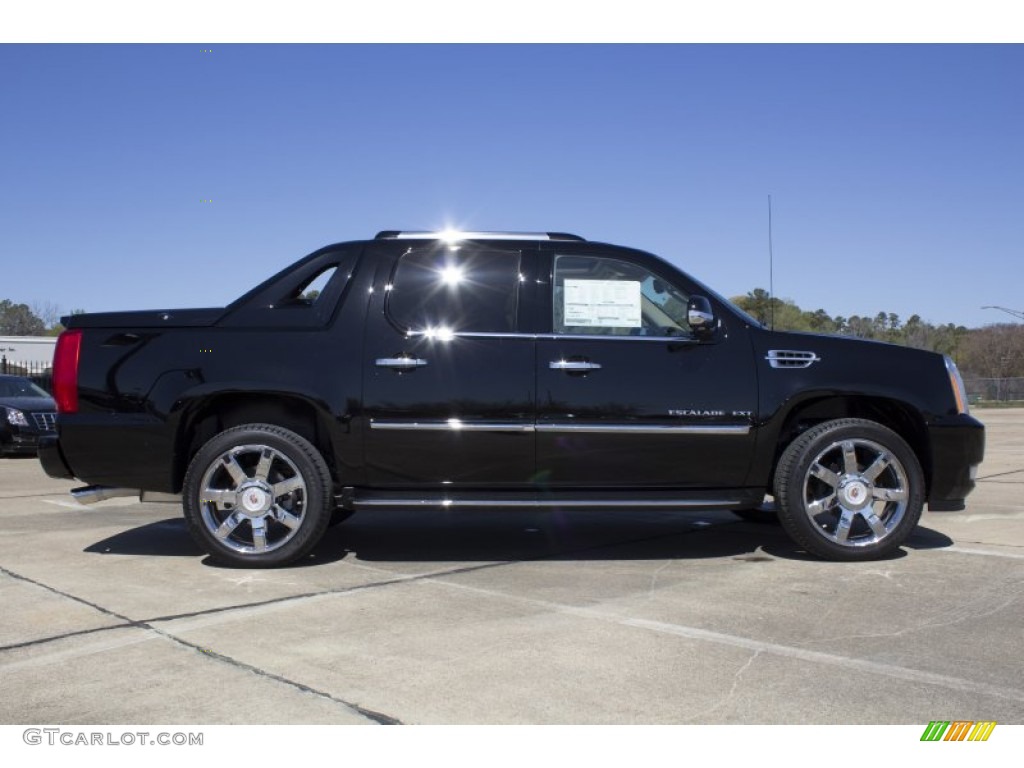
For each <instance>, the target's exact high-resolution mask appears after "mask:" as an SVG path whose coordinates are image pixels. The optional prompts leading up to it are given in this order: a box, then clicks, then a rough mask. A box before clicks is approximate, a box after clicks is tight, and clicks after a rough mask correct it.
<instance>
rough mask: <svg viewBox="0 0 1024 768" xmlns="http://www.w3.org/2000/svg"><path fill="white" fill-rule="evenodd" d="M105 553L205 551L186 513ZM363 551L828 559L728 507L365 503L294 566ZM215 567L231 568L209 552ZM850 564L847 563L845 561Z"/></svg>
mask: <svg viewBox="0 0 1024 768" xmlns="http://www.w3.org/2000/svg"><path fill="white" fill-rule="evenodd" d="M952 544H953V541H952V540H951V539H950V538H949V537H947V536H945V535H943V534H941V533H939V532H937V531H934V530H932V529H929V528H924V527H918V528H917V530H916V531H915V532H914V534H913V535H912V536H911V537H910V538H909V539H908V541H907V543H906V544H905V545H904V548H903V549H900V550H897V552H896V553H895V554H894V555H893V556H892V557H890V558H889V559H898V558H901V557H905V556H906V554H907V553H906V550H907V549H914V550H922V549H937V548H942V547H948V546H950V545H952ZM84 551H85V552H89V553H94V554H103V555H151V556H157V557H203V555H204V553H203V551H202V550H201V549H200V548H199V546H198V545H196V544H195V542H193V540H192V537H191V536H190V535H189V533H188V529H187V527H186V525H185V521H184V519H182V518H180V517H176V518H169V519H166V520H160V521H157V522H153V523H149V524H147V525H142V526H139V527H137V528H132V529H130V530H126V531H124V532H122V533H118V534H115V535H114V536H111V537H109V538H106V539H103V540H102V541H98V542H96V543H95V544H92V545H90V546H89V547H87V548H86V549H85V550H84ZM346 558H351V559H356V560H360V561H365V562H375V561H376V562H480V561H488V562H490V561H497V562H501V561H529V560H555V561H559V560H561V561H566V560H579V561H592V560H670V559H680V560H688V559H714V558H731V559H733V560H738V561H748V562H760V561H764V562H770V561H772V560H775V559H783V560H797V561H800V560H807V561H813V562H822V561H820V560H818V559H817V558H814V557H812V556H810V555H808V554H807V553H805V552H804V551H803V550H801V549H800V548H799V547H798V546H797V545H796V544H794V543H793V542H792V541H791V540H790V539H789V537H788V536H787V535H786V534H785V532H784V531H783V530H782V528H781V527H779V526H777V525H766V524H755V523H749V522H745V521H742V520H739V519H737V518H736V517H734V516H733V515H732V514H731V513H728V512H721V511H708V512H703V513H702V512H688V513H664V512H658V513H643V512H632V513H630V512H615V513H609V512H605V511H601V512H586V511H572V512H564V511H557V510H556V511H550V512H537V511H501V512H486V513H480V512H473V511H469V510H465V511H464V510H459V511H449V510H431V511H424V510H416V511H410V512H403V511H387V512H380V511H375V512H364V513H357V514H355V515H353V516H352V517H351V518H350V519H349V520H347V521H346V522H344V523H343V524H341V525H339V526H336V527H333V528H329V529H328V531H327V533H326V535H325V536H324V538H323V540H322V541H321V542H320V544H319V545H318V546H317V547H316V548H315V549H314V550H313V552H312V553H311V554H310V555H309V556H308V557H306V558H304V559H303V560H300V561H298V562H296V563H293V564H292V565H291V566H289V567H291V568H301V567H312V566H319V565H327V564H330V563H334V562H339V561H342V560H345V559H346ZM202 563H203V564H204V565H208V566H211V567H218V568H220V567H228V566H222V565H221V564H219V563H217V562H215V561H213V560H212V559H211V558H209V557H203V559H202ZM840 565H841V564H840Z"/></svg>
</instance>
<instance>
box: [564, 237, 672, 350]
mask: <svg viewBox="0 0 1024 768" xmlns="http://www.w3.org/2000/svg"><path fill="white" fill-rule="evenodd" d="M687 301H688V297H687V296H686V294H684V293H683V292H682V291H680V290H679V289H678V288H676V287H675V286H673V285H670V284H669V283H667V282H665V281H664V280H662V279H661V278H660V277H658V276H657V275H654V274H653V273H651V272H648V271H647V270H646V269H644V268H643V267H640V266H638V265H636V264H631V263H630V262H628V261H620V260H619V259H606V258H599V257H594V256H556V257H555V280H554V297H553V301H552V309H553V318H552V321H553V322H552V327H553V328H554V331H555V333H566V334H583V335H599V336H689V335H690V326H689V323H687V321H686V307H687Z"/></svg>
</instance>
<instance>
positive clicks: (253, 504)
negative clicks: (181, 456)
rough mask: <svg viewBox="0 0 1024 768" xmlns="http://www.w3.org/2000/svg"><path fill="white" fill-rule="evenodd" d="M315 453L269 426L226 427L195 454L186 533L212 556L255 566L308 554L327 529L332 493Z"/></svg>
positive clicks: (189, 476)
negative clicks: (188, 532)
mask: <svg viewBox="0 0 1024 768" xmlns="http://www.w3.org/2000/svg"><path fill="white" fill-rule="evenodd" d="M331 487H332V486H331V477H330V472H329V471H328V469H327V465H326V463H325V462H324V459H323V457H322V456H321V455H320V453H319V451H317V449H316V448H315V447H314V446H313V445H312V444H311V443H310V442H309V441H308V440H306V439H305V438H303V437H302V436H300V435H297V434H296V433H294V432H291V431H290V430H287V429H283V428H281V427H277V426H273V425H270V424H245V425H242V426H239V427H234V428H232V429H228V430H225V431H224V432H221V433H220V434H219V435H216V436H215V437H213V438H212V439H211V440H210V441H209V442H207V443H206V444H205V445H204V446H203V447H202V448H200V449H199V452H198V453H196V455H195V458H193V460H192V463H191V464H190V465H189V468H188V472H187V473H186V475H185V487H184V489H183V492H182V496H183V501H184V508H185V519H186V520H187V521H188V527H189V531H190V532H191V534H192V537H193V538H194V539H195V540H196V541H197V542H198V543H199V545H200V546H201V547H202V548H203V549H204V550H206V551H207V552H208V553H209V554H210V556H211V557H213V558H214V559H215V560H218V561H220V562H222V563H227V564H230V565H241V566H248V567H253V568H264V567H272V566H278V565H286V564H287V563H290V562H293V561H295V560H297V559H298V558H300V557H302V556H304V555H306V554H308V553H309V551H310V550H311V549H312V548H313V547H314V546H316V544H317V543H318V542H319V541H320V539H321V537H322V536H323V534H324V531H325V530H326V529H327V524H328V522H329V521H330V517H331V510H332V509H333V508H334V497H333V495H332V493H331Z"/></svg>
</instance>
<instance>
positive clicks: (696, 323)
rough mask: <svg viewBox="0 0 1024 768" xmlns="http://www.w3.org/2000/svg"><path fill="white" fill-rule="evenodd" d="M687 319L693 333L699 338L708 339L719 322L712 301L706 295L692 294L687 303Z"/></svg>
mask: <svg viewBox="0 0 1024 768" xmlns="http://www.w3.org/2000/svg"><path fill="white" fill-rule="evenodd" d="M686 321H687V322H688V323H689V324H690V329H691V330H692V331H693V335H694V336H695V337H696V338H698V339H707V338H710V337H711V334H712V333H714V331H715V327H716V326H717V325H718V323H717V322H716V320H715V313H714V311H713V310H712V309H711V302H710V301H708V300H707V297H706V296H691V297H690V301H689V302H688V303H687V305H686Z"/></svg>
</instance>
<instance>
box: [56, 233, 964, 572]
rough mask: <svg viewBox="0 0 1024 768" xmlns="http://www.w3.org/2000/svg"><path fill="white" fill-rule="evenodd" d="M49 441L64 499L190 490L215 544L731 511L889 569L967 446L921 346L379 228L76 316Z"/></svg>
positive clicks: (948, 502) (937, 506)
mask: <svg viewBox="0 0 1024 768" xmlns="http://www.w3.org/2000/svg"><path fill="white" fill-rule="evenodd" d="M62 322H63V323H64V324H65V326H67V328H68V330H66V331H65V332H64V333H63V334H62V335H61V337H60V339H59V341H58V343H57V349H56V354H55V366H54V392H55V396H56V400H57V403H58V406H59V409H60V416H59V417H58V433H59V438H58V437H57V436H54V437H50V438H45V439H44V440H43V444H42V446H41V448H40V451H39V456H40V459H41V460H42V462H43V465H44V467H45V468H46V471H47V472H48V473H49V474H50V475H52V476H54V477H67V478H70V477H78V478H80V479H82V480H84V481H85V482H87V483H90V484H91V485H90V486H88V487H86V488H83V489H79V490H78V491H76V492H75V495H76V496H77V497H78V498H80V499H81V500H84V501H88V500H90V499H92V500H96V499H102V498H107V497H109V496H111V495H125V494H130V493H138V492H139V491H140V490H141V491H142V492H144V493H148V492H159V493H163V494H180V500H181V502H182V503H183V505H184V510H185V517H186V519H187V521H188V524H189V528H190V530H191V532H192V534H193V536H194V537H195V539H196V541H198V542H199V543H200V545H202V546H203V547H204V548H205V549H206V550H207V551H208V552H209V553H210V554H211V555H212V556H214V557H215V558H216V559H219V560H222V561H225V562H229V563H235V564H241V565H252V566H272V565H281V564H284V563H288V562H291V561H293V560H295V559H296V558H299V557H302V556H303V555H305V554H306V553H308V552H309V551H310V550H311V549H312V548H313V547H314V546H315V545H316V543H317V542H318V541H319V540H320V538H321V536H322V535H323V533H324V531H325V530H326V528H327V526H328V525H329V524H330V523H331V521H332V519H333V520H338V519H339V518H341V517H343V516H344V515H345V514H347V513H348V512H350V511H352V510H367V511H370V510H378V509H382V508H388V507H413V508H425V507H430V506H434V507H454V506H459V507H467V508H471V509H475V510H479V512H480V513H481V514H487V512H488V511H489V510H493V509H496V508H502V507H537V506H545V507H558V508H580V509H617V510H621V511H622V513H623V514H629V513H630V512H632V511H634V510H638V509H691V508H692V509H707V508H721V509H733V510H738V511H740V512H746V511H749V510H751V509H754V508H756V507H757V506H758V505H759V504H760V503H761V502H762V501H763V499H764V497H765V495H766V493H767V494H771V495H774V497H775V502H776V506H777V510H778V517H779V519H780V521H781V523H782V525H783V526H784V527H785V529H786V531H787V532H788V533H789V534H790V536H791V537H792V538H793V539H794V541H796V542H797V544H798V545H799V546H800V547H802V548H803V549H806V550H807V551H809V552H813V553H815V554H816V555H819V556H821V557H825V558H830V559H835V560H865V559H870V558H877V557H883V556H885V555H887V554H890V553H891V552H893V550H895V549H896V548H898V547H899V546H900V545H901V544H902V543H903V542H904V541H905V540H906V538H907V536H909V535H910V533H911V531H912V530H913V529H914V527H915V526H916V525H917V522H918V519H919V517H920V515H921V511H922V508H923V506H924V505H925V504H926V503H927V504H928V505H929V507H930V509H931V510H933V511H941V510H957V509H963V507H964V499H965V497H966V496H967V494H968V493H969V492H970V491H971V489H972V488H973V487H974V478H975V473H976V471H977V467H978V465H979V463H980V462H981V460H982V454H983V451H984V428H983V427H982V425H981V424H980V423H979V422H978V421H976V420H975V419H973V418H972V417H971V416H970V415H969V413H968V406H967V398H966V396H965V393H964V388H963V383H962V382H961V380H960V376H959V374H958V373H957V369H956V366H955V365H954V364H953V361H952V360H950V359H949V358H945V357H943V356H942V355H939V354H935V353H932V352H925V351H922V350H918V349H908V348H905V347H898V346H893V345H888V344H879V343H873V342H865V341H859V340H855V339H848V338H840V337H836V336H815V335H810V334H797V333H781V332H776V331H772V330H770V329H767V328H764V327H762V326H761V325H760V324H759V323H757V321H755V320H754V319H753V318H751V317H749V316H748V315H746V314H744V313H743V312H741V311H740V310H738V309H736V308H735V307H734V306H732V305H731V304H730V303H729V302H728V301H726V300H724V299H722V298H721V297H719V296H717V295H716V294H715V293H714V292H713V291H711V290H709V289H708V288H707V287H705V286H703V285H701V284H700V283H699V282H697V281H696V280H694V279H693V278H691V277H690V276H688V275H687V274H685V273H683V272H681V271H680V270H678V269H677V268H676V267H674V266H672V265H670V264H668V263H666V262H664V261H662V260H660V259H658V258H656V257H654V256H652V255H650V254H648V253H644V252H642V251H637V250H633V249H630V248H623V247H619V246H614V245H607V244H603V243H595V242H589V241H586V240H584V239H583V238H581V237H577V236H574V235H566V234H557V233H549V234H538V235H530V234H511V233H461V234H448V235H444V234H438V233H423V232H382V233H380V234H379V235H377V237H376V238H374V239H371V240H362V241H357V242H348V243H340V244H338V245H332V246H328V247H326V248H323V249H322V250H319V251H317V252H316V253H313V254H311V255H310V256H308V257H306V258H304V259H302V260H300V261H299V262H297V263H296V264H294V265H292V266H291V267H288V268H287V269H285V270H284V271H282V272H281V273H280V274H278V275H276V276H274V277H272V278H270V279H269V280H267V281H266V282H264V283H263V284H262V285H260V286H258V287H256V288H254V289H253V290H252V291H250V292H249V293H247V294H245V295H244V296H242V297H241V298H240V299H238V300H237V301H235V302H234V303H232V304H230V305H229V306H227V307H224V308H217V309H187V310H161V311H152V312H118V313H109V314H79V315H73V316H71V317H66V318H62Z"/></svg>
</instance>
